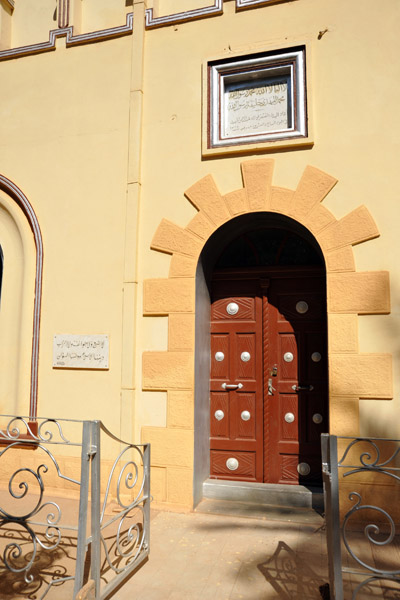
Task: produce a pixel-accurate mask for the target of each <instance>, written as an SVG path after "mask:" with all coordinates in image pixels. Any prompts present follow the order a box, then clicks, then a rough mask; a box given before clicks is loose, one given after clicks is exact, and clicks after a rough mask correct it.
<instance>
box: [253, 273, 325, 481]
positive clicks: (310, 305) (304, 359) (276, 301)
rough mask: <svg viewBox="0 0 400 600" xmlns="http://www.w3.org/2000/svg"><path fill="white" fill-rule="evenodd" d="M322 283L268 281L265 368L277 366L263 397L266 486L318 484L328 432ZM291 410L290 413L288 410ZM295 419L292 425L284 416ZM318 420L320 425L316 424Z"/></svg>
mask: <svg viewBox="0 0 400 600" xmlns="http://www.w3.org/2000/svg"><path fill="white" fill-rule="evenodd" d="M324 291H325V282H324V278H323V277H304V276H297V277H295V276H293V277H292V278H290V279H279V278H277V279H271V284H270V287H269V290H268V297H267V298H265V299H264V318H265V319H267V320H268V323H269V327H268V331H269V344H268V348H269V353H268V355H267V356H265V357H264V360H266V361H267V364H268V366H269V365H274V364H276V365H277V374H276V377H274V387H275V388H276V389H275V390H274V391H273V395H272V396H270V395H269V396H264V397H265V404H266V406H265V411H266V417H267V421H269V425H268V427H269V434H270V435H269V439H268V440H267V443H266V444H265V449H264V461H265V464H264V480H265V481H268V482H271V483H309V484H319V483H320V481H321V462H320V434H321V432H322V431H326V430H327V429H326V426H327V406H326V405H327V356H326V317H325V315H326V305H325V293H324ZM288 407H291V408H292V410H287V408H288ZM288 413H291V415H289V420H290V418H293V421H292V422H291V423H287V422H286V421H285V416H286V415H287V414H288ZM315 414H320V415H321V416H322V418H323V424H321V423H319V424H317V423H314V421H313V416H314V415H315ZM276 422H279V426H276Z"/></svg>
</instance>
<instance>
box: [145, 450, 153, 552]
mask: <svg viewBox="0 0 400 600" xmlns="http://www.w3.org/2000/svg"><path fill="white" fill-rule="evenodd" d="M143 469H144V489H143V494H144V497H145V498H146V500H145V501H144V507H143V511H144V523H145V526H146V539H145V544H146V546H147V552H150V500H151V498H150V444H147V445H146V446H145V449H144V454H143Z"/></svg>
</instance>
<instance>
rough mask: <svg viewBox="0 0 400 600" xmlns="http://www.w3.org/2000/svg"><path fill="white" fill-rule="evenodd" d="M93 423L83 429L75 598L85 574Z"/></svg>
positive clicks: (86, 423)
mask: <svg viewBox="0 0 400 600" xmlns="http://www.w3.org/2000/svg"><path fill="white" fill-rule="evenodd" d="M90 441H91V423H90V422H89V421H85V422H84V423H83V429H82V448H81V486H80V493H79V519H78V542H77V549H76V569H75V585H74V598H75V597H76V595H77V594H78V592H79V590H80V589H81V587H82V586H83V572H84V567H85V555H86V526H87V512H88V499H89V463H90V450H91V448H90Z"/></svg>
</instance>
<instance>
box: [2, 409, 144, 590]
mask: <svg viewBox="0 0 400 600" xmlns="http://www.w3.org/2000/svg"><path fill="white" fill-rule="evenodd" d="M100 449H102V452H103V453H104V459H102V460H101V456H100ZM105 468H106V469H105ZM101 470H103V471H104V470H106V474H105V475H106V476H104V477H103V476H102V474H101ZM0 481H1V482H5V484H4V485H1V484H0V586H1V590H2V593H1V598H2V599H4V600H8V599H10V600H11V599H12V598H16V597H18V598H25V597H26V598H33V597H35V598H38V599H42V598H44V597H45V596H47V597H48V598H49V599H50V597H51V596H52V593H51V592H52V590H54V591H55V594H56V595H57V597H59V595H60V593H61V594H62V597H63V598H64V597H65V598H71V599H72V598H75V597H76V596H77V594H78V592H79V590H80V589H81V588H82V586H83V585H84V583H85V582H86V581H87V579H88V578H91V579H92V580H93V581H94V585H95V597H96V599H97V600H102V599H104V598H106V597H108V596H109V595H110V594H111V593H112V592H113V591H114V590H115V589H116V588H117V587H118V586H119V585H121V583H122V582H123V580H124V579H125V578H126V577H128V576H129V575H130V574H131V573H132V572H133V571H134V570H136V569H137V568H138V567H139V565H140V564H142V563H143V561H144V560H145V559H146V558H147V556H148V554H149V534H150V529H149V523H150V447H149V445H148V444H147V445H144V446H139V445H134V444H129V443H126V442H123V441H122V440H120V439H119V438H117V437H115V436H114V435H113V434H112V433H110V432H109V431H108V430H107V428H106V427H105V426H104V425H103V424H102V423H101V422H100V421H74V420H66V419H57V420H56V419H37V421H35V422H29V420H28V419H27V418H25V417H15V416H3V415H2V416H0ZM88 521H89V524H88ZM60 586H62V587H63V589H62V590H61V589H60Z"/></svg>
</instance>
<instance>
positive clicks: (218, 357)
mask: <svg viewBox="0 0 400 600" xmlns="http://www.w3.org/2000/svg"><path fill="white" fill-rule="evenodd" d="M224 358H225V354H224V353H223V352H216V353H215V360H217V361H218V362H221V361H222V360H224Z"/></svg>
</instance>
